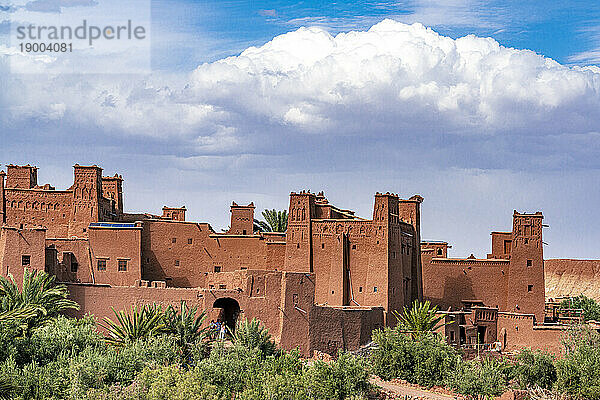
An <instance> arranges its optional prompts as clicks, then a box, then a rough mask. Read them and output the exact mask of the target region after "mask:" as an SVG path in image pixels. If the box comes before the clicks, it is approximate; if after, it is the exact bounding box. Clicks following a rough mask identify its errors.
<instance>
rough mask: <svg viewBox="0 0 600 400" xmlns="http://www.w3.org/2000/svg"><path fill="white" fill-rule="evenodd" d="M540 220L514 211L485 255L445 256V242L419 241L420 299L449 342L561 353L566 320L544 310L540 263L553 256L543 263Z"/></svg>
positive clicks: (537, 214) (492, 237)
mask: <svg viewBox="0 0 600 400" xmlns="http://www.w3.org/2000/svg"><path fill="white" fill-rule="evenodd" d="M542 221H543V215H542V213H541V212H536V213H531V214H527V213H519V212H517V211H514V212H513V220H512V230H511V231H509V232H498V231H494V232H492V233H491V253H489V254H487V257H486V258H485V259H478V258H476V257H475V256H473V255H471V256H470V257H467V258H451V257H449V256H448V248H450V246H449V245H448V243H447V242H422V244H421V257H422V269H423V298H424V299H425V300H429V301H430V302H432V303H433V304H435V305H437V306H438V307H439V309H440V310H441V314H443V315H445V320H446V322H449V323H450V324H449V325H447V326H446V327H444V331H445V334H446V337H447V338H448V341H449V342H450V343H452V344H456V345H463V346H467V347H468V346H470V345H473V346H474V345H478V344H484V345H488V346H487V347H491V346H492V345H493V344H496V346H498V347H499V348H502V349H503V350H507V351H513V350H518V349H519V348H522V347H530V348H540V349H545V350H549V351H551V352H554V353H559V352H560V351H561V348H562V346H561V343H560V339H561V334H562V332H563V330H564V329H565V327H566V326H565V324H563V323H562V322H566V321H567V320H566V319H563V318H562V317H561V316H559V315H558V314H556V310H552V311H551V312H547V309H546V280H545V276H544V275H545V273H544V271H545V268H544V264H545V263H548V262H553V261H554V260H547V261H544V252H543V246H544V242H543V239H542V238H543V235H542V231H543V227H544V225H543V222H542ZM559 322H560V323H559ZM569 322H572V321H569Z"/></svg>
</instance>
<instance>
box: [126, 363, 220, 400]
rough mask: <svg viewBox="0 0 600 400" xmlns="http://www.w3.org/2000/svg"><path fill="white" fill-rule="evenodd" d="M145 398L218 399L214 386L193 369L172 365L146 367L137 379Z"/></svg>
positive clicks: (169, 399) (160, 399)
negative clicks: (183, 368)
mask: <svg viewBox="0 0 600 400" xmlns="http://www.w3.org/2000/svg"><path fill="white" fill-rule="evenodd" d="M136 383H137V384H138V385H139V387H141V388H142V389H143V394H142V395H141V397H140V398H141V399H145V400H171V399H173V400H189V399H218V398H219V397H218V395H217V391H216V388H215V387H214V386H211V385H207V384H206V383H205V382H203V381H202V380H201V379H200V378H199V377H198V375H196V374H194V372H192V371H186V370H182V369H181V368H179V367H177V366H174V365H171V366H165V367H160V368H157V369H145V370H144V371H143V372H142V373H141V374H140V375H139V377H138V379H137V380H136Z"/></svg>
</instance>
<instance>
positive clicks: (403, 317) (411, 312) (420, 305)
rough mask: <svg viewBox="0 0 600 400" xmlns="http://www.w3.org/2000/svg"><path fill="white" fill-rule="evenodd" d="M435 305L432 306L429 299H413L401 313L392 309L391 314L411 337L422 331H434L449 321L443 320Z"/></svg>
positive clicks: (415, 336)
mask: <svg viewBox="0 0 600 400" xmlns="http://www.w3.org/2000/svg"><path fill="white" fill-rule="evenodd" d="M437 311H438V309H437V306H432V305H431V303H429V301H425V302H419V301H417V300H415V301H414V303H413V304H412V307H411V308H410V309H409V308H407V307H404V308H403V310H402V313H399V312H398V311H396V310H394V311H392V314H393V315H394V316H395V317H396V319H397V320H398V326H399V328H400V329H401V330H402V331H406V332H409V333H410V334H411V335H412V336H413V338H417V337H419V336H420V335H421V334H423V333H427V332H435V331H436V330H438V329H439V328H441V327H442V326H444V325H447V324H449V323H445V322H443V320H444V316H443V315H439V314H438V313H437Z"/></svg>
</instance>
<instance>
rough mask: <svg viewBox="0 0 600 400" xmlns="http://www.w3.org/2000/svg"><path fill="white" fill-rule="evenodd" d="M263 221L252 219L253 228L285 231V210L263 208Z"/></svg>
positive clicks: (261, 230) (262, 230)
mask: <svg viewBox="0 0 600 400" xmlns="http://www.w3.org/2000/svg"><path fill="white" fill-rule="evenodd" d="M262 216H263V218H264V221H259V220H254V227H255V230H257V231H260V232H285V231H286V230H287V219H288V218H287V210H283V211H277V210H275V209H272V210H264V211H263V212H262Z"/></svg>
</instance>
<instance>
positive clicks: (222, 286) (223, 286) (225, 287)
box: [219, 285, 227, 289]
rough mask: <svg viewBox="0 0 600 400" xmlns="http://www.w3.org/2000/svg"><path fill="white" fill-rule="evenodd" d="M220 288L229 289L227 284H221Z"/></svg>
mask: <svg viewBox="0 0 600 400" xmlns="http://www.w3.org/2000/svg"><path fill="white" fill-rule="evenodd" d="M219 289H227V285H219Z"/></svg>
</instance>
